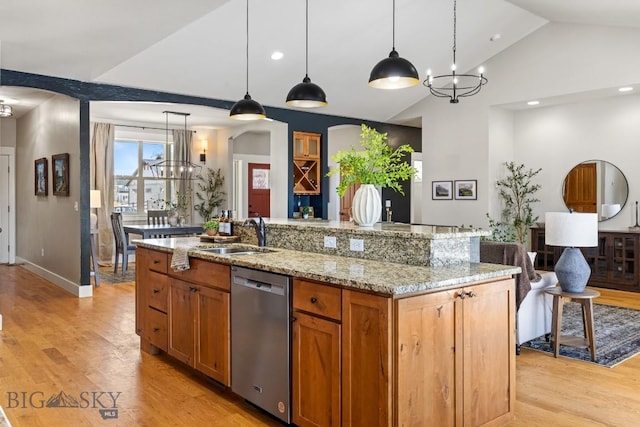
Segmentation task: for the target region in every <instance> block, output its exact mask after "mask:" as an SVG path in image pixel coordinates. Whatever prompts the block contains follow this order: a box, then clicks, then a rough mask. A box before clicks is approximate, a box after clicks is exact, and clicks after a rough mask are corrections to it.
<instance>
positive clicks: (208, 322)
mask: <svg viewBox="0 0 640 427" xmlns="http://www.w3.org/2000/svg"><path fill="white" fill-rule="evenodd" d="M196 294H197V301H198V308H197V319H196V331H197V334H196V356H195V368H196V369H198V370H199V371H201V372H203V373H204V374H205V375H208V376H210V377H211V378H213V379H214V380H216V381H219V382H221V383H222V384H224V385H226V386H230V385H231V382H230V381H229V379H230V376H231V375H230V368H231V365H230V363H229V360H230V345H229V293H228V292H223V291H220V290H217V289H211V288H206V287H200V288H199V291H198V292H197V293H196Z"/></svg>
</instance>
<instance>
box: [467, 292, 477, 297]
mask: <svg viewBox="0 0 640 427" xmlns="http://www.w3.org/2000/svg"><path fill="white" fill-rule="evenodd" d="M467 296H468V297H469V298H473V297H475V296H476V293H475V292H473V291H470V292H467Z"/></svg>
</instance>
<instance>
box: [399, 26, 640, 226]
mask: <svg viewBox="0 0 640 427" xmlns="http://www.w3.org/2000/svg"><path fill="white" fill-rule="evenodd" d="M638 46H640V29H633V28H619V27H603V26H587V25H576V24H548V25H546V26H544V27H542V28H541V29H539V30H538V31H536V32H534V33H533V34H532V35H530V36H529V37H527V38H525V39H523V40H521V41H520V42H518V43H516V44H514V45H513V46H511V47H510V48H508V49H506V50H504V51H503V52H501V53H500V54H498V55H496V56H495V57H494V58H492V59H491V60H490V61H488V62H487V63H485V64H484V65H485V68H486V76H487V77H488V79H489V83H488V84H487V86H485V87H484V88H483V89H482V91H481V92H480V93H479V94H478V95H475V96H473V97H471V98H464V99H462V100H461V101H460V103H459V104H449V103H448V102H447V101H446V100H443V99H439V98H435V97H428V98H427V99H426V100H424V101H422V102H420V103H418V104H416V105H414V106H413V107H411V108H410V109H408V110H407V111H405V112H403V113H402V114H400V115H398V116H397V117H395V118H394V119H398V120H403V119H409V118H412V117H416V116H421V117H422V125H423V133H422V138H423V140H422V145H423V169H424V181H425V183H429V182H430V181H433V180H449V179H451V180H455V179H477V180H478V200H477V201H455V200H454V201H431V194H430V192H431V186H430V185H425V186H424V192H423V196H424V197H423V199H424V202H423V209H424V211H423V220H424V221H425V222H429V223H438V224H472V225H476V226H487V225H488V222H487V220H486V217H485V215H486V213H487V212H493V211H495V209H496V203H497V201H498V198H497V191H496V188H495V180H496V178H498V177H500V176H501V175H503V174H504V168H503V166H502V164H503V163H504V162H505V161H510V160H515V161H517V162H523V163H525V165H526V167H527V168H532V169H537V168H539V167H540V168H542V169H543V170H542V172H541V173H540V175H539V178H540V182H541V184H542V186H543V190H542V192H541V193H540V199H541V200H542V202H541V203H540V204H539V205H538V206H537V208H536V211H537V212H544V211H549V210H556V209H561V208H563V204H562V200H561V198H560V191H561V190H560V189H561V185H562V181H563V179H564V175H565V174H566V172H567V171H568V170H569V169H570V168H571V167H572V166H573V165H575V164H577V163H579V162H581V161H584V160H587V159H593V158H598V159H602V160H608V161H611V162H613V163H620V164H619V165H618V166H619V167H620V168H621V169H622V171H623V172H624V173H625V174H630V176H628V178H629V181H630V186H631V193H630V200H637V199H640V190H638V187H636V186H635V184H636V183H637V182H638V180H637V179H638V177H637V176H635V174H632V173H631V168H630V167H629V164H630V162H631V161H632V160H633V159H634V158H638V157H639V155H640V149H633V147H631V146H629V144H628V140H629V139H633V138H634V136H635V140H636V141H638V140H639V139H640V135H639V134H637V133H636V129H635V128H634V127H633V126H632V125H631V124H630V121H632V120H633V118H634V117H635V120H636V121H638V122H640V118H639V117H638V116H637V115H634V114H635V107H634V108H633V111H628V110H626V109H625V108H624V107H622V108H615V107H614V104H615V103H616V102H629V103H635V101H632V98H628V101H623V100H622V99H623V98H622V97H620V98H615V100H614V99H612V100H610V101H607V100H600V101H594V104H593V105H592V106H591V107H590V108H593V109H597V106H598V105H602V106H603V107H602V108H600V109H599V112H595V111H591V112H589V113H588V112H586V111H585V112H583V113H582V115H581V118H578V117H577V116H576V117H572V116H571V114H570V113H569V111H571V110H573V108H575V107H576V106H577V105H579V104H581V103H584V102H587V103H589V101H584V100H583V101H580V103H579V104H575V103H565V104H564V110H562V111H565V112H566V114H565V115H564V116H561V117H558V118H557V119H556V122H555V127H552V125H551V123H547V125H546V129H547V131H548V132H547V133H548V134H547V135H544V137H543V135H540V134H538V135H537V140H536V141H535V142H533V141H531V140H530V139H529V140H528V142H529V143H530V144H533V145H527V144H526V143H524V142H522V141H523V138H524V137H525V135H524V134H523V132H524V131H523V130H520V131H518V130H517V128H516V127H513V129H511V128H512V126H516V125H515V124H514V121H513V120H510V118H509V115H510V114H511V113H509V112H506V111H504V110H503V111H500V108H501V107H502V106H503V105H504V104H507V103H514V102H518V103H521V102H525V101H527V100H531V99H540V100H541V102H542V104H541V105H544V101H545V99H550V98H554V97H558V96H565V95H576V94H578V95H579V94H584V93H585V92H592V91H596V90H599V91H605V90H610V92H609V93H611V94H617V92H616V89H617V87H619V86H622V85H629V84H634V83H638V82H640V55H635V54H633V53H632V52H636V51H637V49H638ZM582 98H584V96H582ZM616 100H617V101H616ZM554 101H556V102H557V100H554ZM558 111H560V110H558ZM522 114H526V113H522ZM603 116H606V117H607V118H606V121H607V122H608V123H609V125H606V128H605V127H603V128H601V129H600V130H598V132H600V138H599V139H600V141H599V142H598V143H594V144H593V145H591V144H587V145H586V146H585V145H583V142H582V141H583V140H584V137H585V136H586V135H589V134H592V131H593V127H594V126H596V123H597V122H600V121H602V120H603V119H604V117H603ZM561 118H564V120H560V119H561ZM549 120H551V117H549ZM524 122H525V120H524V119H520V120H518V121H517V123H520V124H521V126H522V125H523V124H524ZM614 123H617V124H620V123H622V124H625V125H626V126H627V128H626V130H622V128H621V127H620V126H614ZM603 126H605V125H604V124H603ZM605 133H606V135H605ZM510 134H513V137H510ZM560 134H561V135H563V136H564V138H559V135H560ZM592 135H594V134H592ZM605 136H606V137H605ZM569 137H571V142H569V141H568V138H569ZM510 139H511V142H510V141H509V140H510ZM550 139H553V141H554V143H553V144H552V143H550V142H549V141H550ZM561 139H562V141H561ZM521 150H522V151H521ZM622 153H626V154H625V155H624V159H622V157H623V156H622ZM618 159H620V160H621V161H617V160H618ZM622 216H623V217H624V218H625V219H624V220H622V219H620V218H616V219H617V221H616V222H615V224H614V223H613V222H612V221H614V220H611V221H608V222H606V223H604V224H607V227H609V224H614V225H616V226H626V225H629V224H628V222H629V218H630V215H629V204H628V205H627V207H626V208H625V211H624V212H623V213H622Z"/></svg>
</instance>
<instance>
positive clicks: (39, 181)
mask: <svg viewBox="0 0 640 427" xmlns="http://www.w3.org/2000/svg"><path fill="white" fill-rule="evenodd" d="M48 176H49V170H48V168H47V158H46V157H43V158H41V159H37V160H36V161H35V162H34V168H33V187H34V193H35V195H36V196H46V195H47V194H49V181H48V180H47V177H48Z"/></svg>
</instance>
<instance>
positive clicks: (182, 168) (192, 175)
mask: <svg viewBox="0 0 640 427" xmlns="http://www.w3.org/2000/svg"><path fill="white" fill-rule="evenodd" d="M162 113H163V114H164V115H165V121H166V128H165V138H166V144H167V146H169V114H175V115H178V116H183V117H184V137H185V138H186V137H187V116H189V115H190V113H181V112H178V111H163V112H162ZM185 147H186V146H185ZM188 148H189V147H186V148H185V150H184V153H182V154H183V155H182V156H181V157H182V159H180V158H178V156H177V154H178V153H176V152H175V150H176V149H174V152H173V155H172V156H173V157H174V159H170V160H161V161H158V162H155V163H153V164H151V165H149V169H151V174H152V175H153V177H154V178H164V179H182V180H192V179H196V178H197V177H198V176H199V175H200V172H201V171H202V166H200V165H197V164H195V163H191V161H190V158H191V156H190V153H189V149H188Z"/></svg>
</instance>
